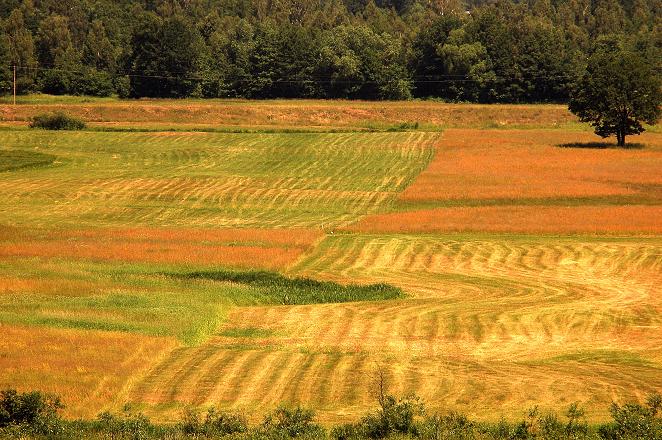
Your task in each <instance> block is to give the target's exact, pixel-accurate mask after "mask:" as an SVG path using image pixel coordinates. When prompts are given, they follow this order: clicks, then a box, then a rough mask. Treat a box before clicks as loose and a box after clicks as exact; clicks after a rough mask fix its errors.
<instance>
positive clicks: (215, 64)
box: [0, 0, 662, 102]
mask: <svg viewBox="0 0 662 440" xmlns="http://www.w3.org/2000/svg"><path fill="white" fill-rule="evenodd" d="M656 6H657V4H656V3H655V0H637V1H635V2H631V1H625V0H599V1H593V2H588V3H586V4H584V3H582V4H579V3H577V1H576V0H558V1H554V2H549V1H546V0H540V1H530V2H520V1H516V0H502V1H499V2H497V3H495V2H487V1H484V0H471V1H466V2H461V1H459V0H444V1H439V0H434V1H430V0H370V1H368V0H342V1H341V0H320V1H316V2H306V1H302V0H280V1H265V0H261V1H257V2H254V1H249V0H232V1H214V2H204V1H186V2H184V1H165V0H155V1H149V2H146V1H138V0H126V1H122V2H117V1H111V0H89V1H86V2H71V3H70V2H65V3H63V4H60V3H58V2H55V1H53V0H46V1H39V2H32V1H30V2H18V1H16V0H12V1H6V2H0V28H2V31H3V32H2V38H1V39H2V40H3V41H1V42H0V61H2V68H0V92H2V93H8V92H9V91H10V90H9V87H8V81H9V80H10V78H9V76H8V74H9V71H8V70H7V68H8V67H9V66H11V65H16V66H18V69H17V70H18V71H17V73H18V78H17V79H18V80H17V86H18V90H19V92H20V93H25V92H30V91H35V90H39V91H43V92H48V93H55V94H84V95H95V96H108V94H109V93H111V94H118V95H119V96H122V97H127V96H132V97H136V98H137V97H186V96H192V97H205V98H213V97H244V98H275V97H286V98H290V97H299V98H349V99H408V98H410V97H412V96H415V97H439V98H443V99H448V100H453V101H481V102H548V101H563V100H566V99H567V97H568V92H569V89H570V85H571V84H572V83H573V81H574V80H575V79H576V78H577V76H578V72H579V70H580V69H579V68H580V67H581V65H582V63H583V62H584V60H585V59H586V55H587V54H588V53H590V49H591V42H592V41H596V40H597V39H598V37H600V36H601V35H607V34H612V33H617V34H622V35H627V36H628V37H627V38H628V39H630V40H632V41H633V42H636V44H634V45H636V46H637V47H638V50H640V51H641V52H642V53H644V56H645V57H646V58H647V59H650V60H651V61H652V62H653V63H654V61H653V60H655V59H659V58H660V52H662V51H660V45H659V32H660V31H659V29H660V28H659V23H658V21H659V20H658V15H659V14H656V13H655V12H656ZM466 12H470V14H467V13H466ZM656 41H657V42H658V43H656ZM127 81H128V82H130V87H127Z"/></svg>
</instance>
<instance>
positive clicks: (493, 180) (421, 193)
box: [400, 130, 662, 202]
mask: <svg viewBox="0 0 662 440" xmlns="http://www.w3.org/2000/svg"><path fill="white" fill-rule="evenodd" d="M599 139H600V138H599V137H597V136H595V135H594V134H592V133H588V132H568V131H560V130H446V131H445V132H444V135H443V140H442V142H441V143H439V146H438V148H437V150H436V154H435V158H434V160H433V161H432V162H431V163H430V165H429V167H428V168H427V169H426V170H425V171H423V172H422V173H421V174H420V175H419V176H418V177H417V179H416V181H415V182H414V184H413V185H411V186H410V187H408V188H407V189H406V190H405V191H404V192H403V193H402V194H401V196H400V200H402V201H405V202H430V201H448V200H458V201H461V200H491V199H506V200H517V199H522V198H524V199H533V198H578V197H581V198H586V197H604V196H626V195H646V196H649V197H657V198H658V200H660V199H662V193H661V192H660V189H659V188H660V186H661V185H662V172H661V169H660V163H661V162H662V134H658V133H647V134H644V135H642V136H639V137H632V141H633V142H641V143H643V144H644V145H645V148H643V149H616V148H611V149H594V148H560V147H559V145H562V144H568V143H573V142H574V143H579V144H582V143H583V144H589V143H591V142H596V141H597V140H599Z"/></svg>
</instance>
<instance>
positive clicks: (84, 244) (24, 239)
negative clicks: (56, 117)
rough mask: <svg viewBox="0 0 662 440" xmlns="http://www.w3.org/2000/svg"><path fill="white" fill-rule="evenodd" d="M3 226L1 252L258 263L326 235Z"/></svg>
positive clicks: (295, 254) (285, 256) (277, 265)
mask: <svg viewBox="0 0 662 440" xmlns="http://www.w3.org/2000/svg"><path fill="white" fill-rule="evenodd" d="M4 229H5V230H6V231H7V232H6V236H5V237H3V239H2V240H0V258H7V257H23V258H25V257H36V258H67V259H73V260H76V259H79V260H85V259H87V260H95V261H116V262H136V263H140V262H143V263H148V262H152V263H167V264H184V265H187V266H196V265H198V266H232V267H238V268H254V269H255V268H262V269H282V268H285V267H287V266H288V265H290V264H292V263H293V262H295V261H296V260H297V259H298V258H299V256H301V255H302V254H303V253H304V252H305V251H307V250H309V249H310V248H311V247H312V246H313V245H314V244H315V242H316V241H318V240H319V239H320V238H321V237H322V233H321V231H319V230H306V229H288V230H284V229H276V230H269V229H239V230H237V229H234V230H233V229H224V230H209V231H201V230H192V229H154V228H124V229H117V228H111V229H103V228H97V229H86V230H69V229H55V230H53V229H47V230H35V229H28V228H10V229H8V228H4ZM0 236H2V232H0Z"/></svg>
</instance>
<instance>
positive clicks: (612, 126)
mask: <svg viewBox="0 0 662 440" xmlns="http://www.w3.org/2000/svg"><path fill="white" fill-rule="evenodd" d="M660 87H661V83H660V77H659V75H657V74H656V72H655V70H654V69H653V66H651V64H650V63H649V62H648V61H647V60H646V59H645V58H644V57H643V56H642V55H640V54H639V53H637V52H634V51H631V50H628V49H625V48H623V46H622V45H621V44H619V43H617V42H614V41H610V42H603V43H601V44H600V45H599V46H598V48H597V49H596V51H595V52H594V53H593V54H592V55H591V57H590V58H589V60H588V66H587V68H586V72H585V73H584V75H583V76H582V78H581V79H580V80H579V81H578V82H577V84H575V88H574V91H573V93H572V95H571V97H570V103H569V108H570V111H571V112H573V113H574V114H576V115H577V116H579V120H580V121H582V122H588V123H590V124H591V125H592V126H593V127H595V133H596V134H597V135H598V136H601V137H603V138H606V137H609V136H611V135H616V138H617V140H618V145H619V146H621V147H623V146H625V136H627V135H631V134H640V133H642V132H643V131H644V127H643V126H642V123H646V124H651V125H652V124H655V123H656V122H657V121H658V120H659V118H660V104H662V91H661V89H660Z"/></svg>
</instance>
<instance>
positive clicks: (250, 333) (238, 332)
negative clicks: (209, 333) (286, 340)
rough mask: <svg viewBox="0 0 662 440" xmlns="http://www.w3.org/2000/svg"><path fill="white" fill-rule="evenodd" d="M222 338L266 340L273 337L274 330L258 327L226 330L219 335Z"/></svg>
mask: <svg viewBox="0 0 662 440" xmlns="http://www.w3.org/2000/svg"><path fill="white" fill-rule="evenodd" d="M218 334H219V335H220V336H225V337H228V338H266V337H269V336H272V335H273V334H274V332H273V331H272V330H268V329H264V328H257V327H243V328H226V329H224V330H222V331H221V332H219V333H218Z"/></svg>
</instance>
